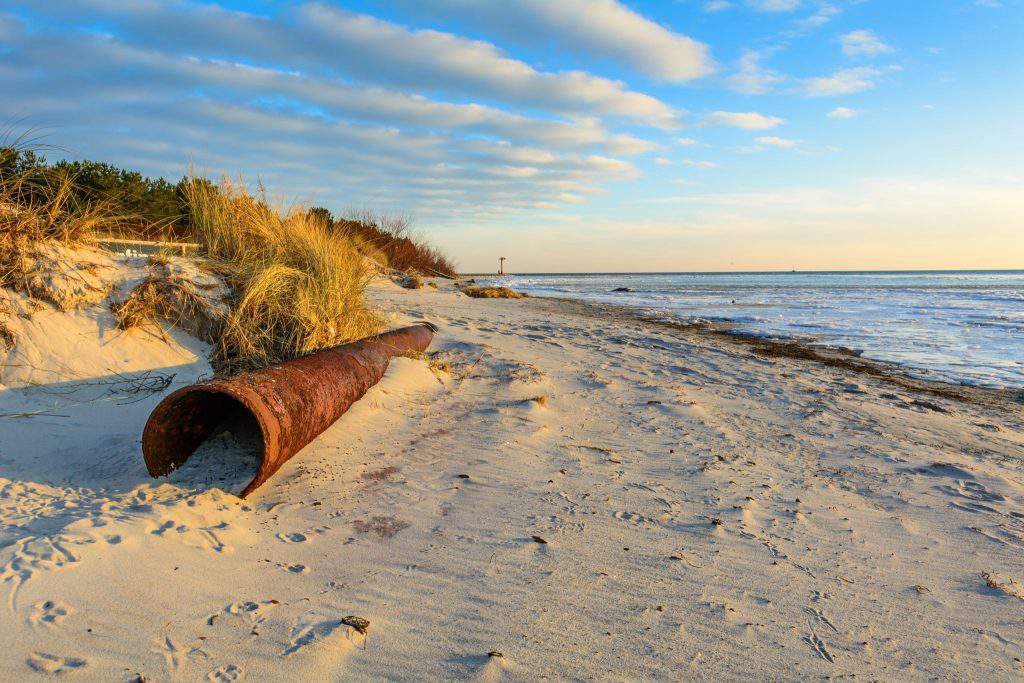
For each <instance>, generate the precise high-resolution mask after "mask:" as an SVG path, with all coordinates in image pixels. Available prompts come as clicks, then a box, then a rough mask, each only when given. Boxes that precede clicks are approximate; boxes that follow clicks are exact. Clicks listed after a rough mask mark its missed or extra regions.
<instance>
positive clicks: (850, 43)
mask: <svg viewBox="0 0 1024 683" xmlns="http://www.w3.org/2000/svg"><path fill="white" fill-rule="evenodd" d="M839 42H840V43H842V45H843V54H845V55H846V56H847V57H877V56H878V55H883V54H886V53H889V52H892V51H893V49H892V47H891V46H890V45H886V44H885V43H883V42H882V40H881V38H879V37H878V36H877V35H875V34H874V32H872V31H868V30H864V29H862V30H859V31H851V32H850V33H847V34H845V35H843V36H840V37H839Z"/></svg>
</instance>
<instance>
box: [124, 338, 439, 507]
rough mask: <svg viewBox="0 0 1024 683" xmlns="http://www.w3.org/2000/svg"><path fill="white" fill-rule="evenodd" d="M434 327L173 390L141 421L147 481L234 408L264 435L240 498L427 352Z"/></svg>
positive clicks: (175, 463) (177, 461)
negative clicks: (407, 357) (393, 367)
mask: <svg viewBox="0 0 1024 683" xmlns="http://www.w3.org/2000/svg"><path fill="white" fill-rule="evenodd" d="M436 330H437V328H436V327H434V326H433V325H431V324H430V323H421V324H418V325H411V326H409V327H403V328H401V329H397V330H392V331H390V332H385V333H383V334H380V335H377V336H374V337H369V338H367V339H363V340H360V341H357V342H353V343H351V344H342V345H341V346H335V347H333V348H330V349H324V350H323V351H317V352H315V353H311V354H309V355H308V356H303V357H301V358H296V359H294V360H290V361H287V362H284V363H280V364H278V365H272V366H270V367H268V368H263V369H262V370H254V371H251V372H242V373H239V374H237V375H233V376H231V377H225V378H218V379H213V380H210V381H208V382H204V383H202V384H193V385H191V386H187V387H184V388H183V389H179V390H177V391H175V392H174V393H173V394H171V395H169V396H168V397H167V398H165V399H164V400H163V401H161V402H160V404H159V405H158V406H157V407H156V409H155V410H154V411H153V413H152V414H151V415H150V416H149V420H148V421H147V422H146V427H145V429H144V430H143V432H142V454H143V457H144V458H145V460H146V468H147V469H148V470H149V473H150V474H151V475H152V476H154V477H161V476H164V475H167V474H169V473H170V472H171V471H173V470H175V469H177V468H178V467H180V466H181V465H182V464H183V463H184V462H185V461H186V460H188V458H189V457H190V456H191V455H192V453H194V452H195V450H196V449H197V448H198V447H199V445H200V444H201V443H202V442H203V441H205V440H206V439H207V438H208V437H209V436H210V435H211V434H212V433H213V431H214V429H216V428H217V426H218V425H220V424H221V423H222V422H223V421H224V418H225V417H227V416H228V415H229V414H230V413H231V411H232V410H237V409H238V407H239V406H241V407H242V408H244V409H245V410H246V411H248V412H249V413H251V414H252V416H253V417H254V418H256V422H257V423H258V424H259V427H260V432H261V433H262V436H263V460H262V462H261V463H260V468H259V471H258V472H257V474H256V477H255V478H254V479H253V480H252V481H251V482H250V483H249V485H248V486H246V487H245V489H244V490H243V491H242V493H241V494H240V495H241V497H243V498H244V497H245V496H247V495H249V494H250V493H252V492H253V491H254V490H255V489H256V488H257V487H259V486H260V485H262V484H263V483H264V482H265V481H266V480H267V479H269V478H270V477H271V475H273V474H274V472H276V471H277V470H278V469H279V468H280V467H281V465H283V464H284V463H285V462H286V461H287V460H288V459H289V458H291V457H292V456H293V455H295V454H296V453H298V452H299V451H300V450H301V449H302V448H303V447H304V446H305V445H306V444H308V443H309V442H310V441H312V440H313V439H315V438H316V437H317V436H319V435H320V433H321V432H323V431H324V430H325V429H327V428H328V427H330V426H331V425H332V424H334V422H335V421H336V420H337V419H338V418H339V417H341V415H342V414H343V413H344V412H345V411H346V410H348V409H349V408H350V407H351V406H352V404H353V403H355V402H356V401H358V400H359V399H360V398H362V396H363V394H365V393H366V392H367V390H368V389H369V388H370V387H372V386H373V385H374V384H376V383H377V382H379V381H380V379H381V377H383V376H384V372H385V371H386V370H387V369H388V364H389V363H390V362H391V359H392V358H393V357H395V356H399V355H402V354H405V353H410V352H417V351H424V350H426V348H427V347H428V346H430V341H431V339H432V338H433V336H434V332H435V331H436Z"/></svg>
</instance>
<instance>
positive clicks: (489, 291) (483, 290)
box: [460, 287, 528, 299]
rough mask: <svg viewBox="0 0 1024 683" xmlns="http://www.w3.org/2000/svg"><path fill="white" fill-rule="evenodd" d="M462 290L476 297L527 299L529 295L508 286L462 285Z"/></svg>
mask: <svg viewBox="0 0 1024 683" xmlns="http://www.w3.org/2000/svg"><path fill="white" fill-rule="evenodd" d="M460 290H461V291H462V293H463V294H465V295H467V296H471V297H473V298H474V299H525V298H526V297H527V296H528V295H527V294H524V293H523V292H517V291H516V290H514V289H509V288H508V287H460Z"/></svg>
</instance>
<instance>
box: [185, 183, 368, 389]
mask: <svg viewBox="0 0 1024 683" xmlns="http://www.w3.org/2000/svg"><path fill="white" fill-rule="evenodd" d="M184 192H185V197H186V200H187V203H188V206H189V209H190V211H191V224H192V229H193V233H194V239H195V240H196V241H197V242H199V243H200V244H201V245H202V250H203V252H204V253H205V255H206V256H207V258H209V259H210V260H211V262H212V263H213V267H214V268H215V269H216V270H218V271H219V272H221V273H222V274H223V275H224V277H225V278H226V280H227V282H228V284H229V285H230V286H231V288H232V290H233V295H232V301H231V302H230V308H231V310H230V312H229V313H228V314H227V316H226V318H225V320H224V325H223V329H222V332H221V335H220V338H219V340H218V341H217V346H216V348H215V351H214V358H213V360H214V364H215V365H216V366H217V369H218V371H220V372H233V371H237V370H243V369H249V368H256V367H265V366H267V365H271V364H273V363H277V362H281V361H285V360H288V359H291V358H295V357H298V356H301V355H304V354H307V353H310V352H312V351H316V350H318V349H322V348H326V347H329V346H334V345H336V344H340V343H343V342H346V341H350V340H353V339H359V338H362V337H365V336H368V335H370V334H373V333H375V332H377V331H379V330H380V328H381V326H382V321H381V319H380V317H379V316H378V315H377V313H375V312H374V311H373V310H372V309H370V308H369V307H368V306H367V305H366V302H365V300H364V297H363V293H364V290H365V288H366V285H367V284H368V283H369V281H370V279H371V278H372V277H373V272H372V270H371V268H370V266H369V264H367V262H366V260H365V259H364V258H363V256H362V254H361V253H360V252H359V250H358V249H357V247H356V245H355V244H354V243H353V242H352V240H351V239H349V237H348V236H347V235H346V234H344V233H341V232H337V231H333V230H330V229H329V228H328V227H327V226H326V225H325V224H324V222H323V221H322V220H320V219H318V217H317V216H316V214H314V213H311V212H308V211H305V210H291V211H286V212H284V213H282V212H279V211H277V210H276V209H274V208H273V207H271V206H270V205H269V204H268V203H267V201H266V200H265V198H263V197H258V196H253V195H252V194H250V193H249V192H248V191H247V190H246V189H245V187H244V186H241V185H238V184H233V183H230V182H228V181H224V182H222V183H221V184H220V185H219V186H215V185H213V184H212V183H210V182H209V181H206V180H204V179H202V178H191V179H189V182H187V183H184Z"/></svg>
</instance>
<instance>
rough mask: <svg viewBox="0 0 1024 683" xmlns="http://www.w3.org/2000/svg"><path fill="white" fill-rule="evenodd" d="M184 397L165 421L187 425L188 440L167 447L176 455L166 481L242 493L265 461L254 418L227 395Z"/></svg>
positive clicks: (209, 393)
mask: <svg viewBox="0 0 1024 683" xmlns="http://www.w3.org/2000/svg"><path fill="white" fill-rule="evenodd" d="M182 398H183V400H182V402H181V404H180V410H178V411H176V413H177V414H175V415H171V416H168V417H169V418H170V419H172V420H174V419H175V418H176V419H177V420H191V427H192V430H190V437H191V438H189V439H185V440H182V441H179V442H178V443H175V444H168V445H169V446H170V447H172V448H174V449H175V450H176V453H174V455H173V456H172V457H173V459H174V461H175V462H176V464H177V467H176V468H175V469H173V470H172V471H171V472H170V474H169V476H168V478H167V480H168V481H169V482H171V483H174V484H178V485H179V486H184V487H188V488H201V489H210V488H218V489H220V490H222V491H224V492H226V493H231V494H234V495H239V494H241V492H242V490H243V489H245V487H246V486H247V485H248V484H249V483H250V482H251V481H252V480H253V479H254V478H255V477H256V474H257V473H258V471H259V468H260V465H261V464H262V462H263V432H262V430H261V429H260V424H259V422H258V421H257V420H256V417H255V416H254V415H253V414H252V413H251V412H250V411H249V409H248V408H246V407H245V406H244V405H242V403H241V402H240V401H238V400H237V399H235V398H233V397H231V396H228V395H227V394H220V393H212V392H196V393H194V394H190V395H186V396H184V397H182ZM182 426H184V425H182Z"/></svg>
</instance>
